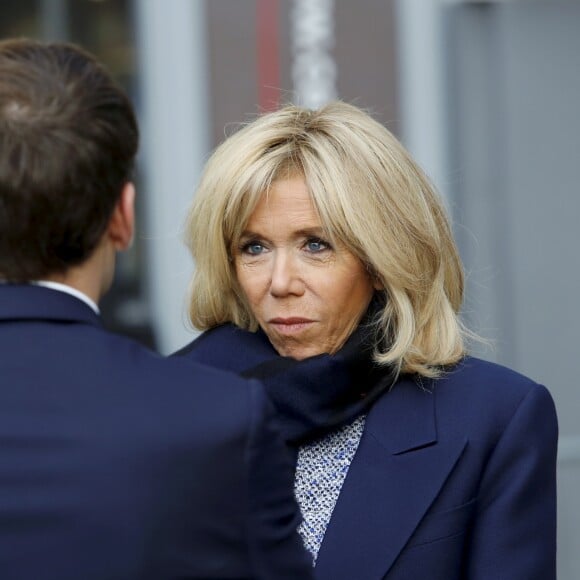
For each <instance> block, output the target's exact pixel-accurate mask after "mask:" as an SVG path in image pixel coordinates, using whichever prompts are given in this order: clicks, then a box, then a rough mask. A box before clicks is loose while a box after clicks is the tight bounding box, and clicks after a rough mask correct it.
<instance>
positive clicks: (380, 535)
mask: <svg viewBox="0 0 580 580" xmlns="http://www.w3.org/2000/svg"><path fill="white" fill-rule="evenodd" d="M435 399H436V394H435V393H434V392H432V391H429V390H426V389H423V388H421V387H420V386H419V385H418V384H417V383H416V382H415V381H414V380H412V379H410V378H402V379H401V380H400V381H399V382H398V383H397V384H396V385H395V386H394V387H393V389H392V390H391V391H390V392H389V393H387V394H385V395H383V397H382V398H381V399H380V400H379V401H378V402H377V403H376V404H375V405H374V407H373V408H372V409H371V411H370V412H369V414H368V416H367V421H366V425H365V432H364V433H363V437H362V439H361V442H360V445H359V448H358V450H357V453H356V455H355V457H354V459H353V462H352V464H351V466H350V469H349V472H348V474H347V477H346V479H345V482H344V485H343V488H342V490H341V493H340V496H339V498H338V501H337V504H336V506H335V508H334V511H333V514H332V518H331V520H330V523H329V525H328V528H327V530H326V534H325V536H324V541H323V543H322V546H321V548H320V552H319V554H318V560H317V565H316V570H317V572H318V573H319V574H320V577H321V578H333V579H336V580H342V579H344V580H346V579H352V578H357V577H359V578H360V577H364V578H377V579H378V578H383V577H384V576H385V574H386V573H387V572H388V570H389V569H390V568H391V566H392V565H393V563H394V561H395V559H396V558H397V556H398V555H399V553H400V552H401V550H402V549H403V548H404V546H405V544H406V543H407V541H408V540H409V538H410V536H411V535H412V533H413V531H414V530H415V528H416V527H417V525H418V524H419V522H420V521H421V519H422V517H423V516H424V514H425V512H426V511H427V510H428V509H429V507H430V505H431V504H432V503H433V501H434V499H435V498H436V496H437V494H438V492H439V490H440V489H441V487H442V486H443V484H444V482H445V480H446V479H447V477H448V475H449V473H450V472H451V470H452V469H453V467H454V466H455V464H456V463H457V461H458V459H459V457H460V456H461V454H462V452H463V449H464V448H465V445H466V441H450V442H445V443H444V442H440V441H438V438H437V428H436V421H435ZM346 546H348V547H349V548H348V549H345V547H346ZM363 571H364V573H363Z"/></svg>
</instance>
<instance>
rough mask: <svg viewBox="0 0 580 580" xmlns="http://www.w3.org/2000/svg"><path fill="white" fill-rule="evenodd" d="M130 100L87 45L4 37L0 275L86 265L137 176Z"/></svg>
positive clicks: (0, 63) (0, 56)
mask: <svg viewBox="0 0 580 580" xmlns="http://www.w3.org/2000/svg"><path fill="white" fill-rule="evenodd" d="M138 141H139V135H138V128H137V122H136V119H135V113H134V110H133V107H132V105H131V103H130V101H129V99H128V98H127V96H126V94H125V93H124V92H123V90H122V89H121V88H120V87H119V86H118V85H117V84H116V83H115V82H114V81H113V79H112V78H111V76H110V75H109V74H108V73H107V71H106V70H105V69H104V68H103V66H101V65H100V64H99V63H98V62H97V60H96V59H95V58H94V57H93V56H91V55H90V54H88V53H87V52H85V51H84V50H82V49H81V48H79V47H77V46H74V45H71V44H62V43H52V44H46V43H41V42H37V41H33V40H25V39H23V40H8V41H4V42H0V278H1V279H4V280H8V281H14V282H23V281H28V280H35V279H41V278H43V277H44V276H46V275H48V274H57V273H59V274H60V273H64V272H66V270H67V269H68V268H70V267H71V266H75V265H78V264H81V263H82V262H84V261H85V260H86V259H87V258H88V257H89V256H90V255H91V253H92V252H93V250H94V249H95V248H96V246H97V244H98V242H99V240H100V239H101V237H102V235H103V233H104V232H105V230H106V228H107V225H108V222H109V220H110V217H111V215H112V212H113V209H114V207H115V204H116V202H117V200H118V199H119V196H120V193H121V190H122V188H123V186H124V185H125V184H126V183H127V182H128V181H130V179H131V173H132V170H133V164H134V160H135V155H136V153H137V147H138Z"/></svg>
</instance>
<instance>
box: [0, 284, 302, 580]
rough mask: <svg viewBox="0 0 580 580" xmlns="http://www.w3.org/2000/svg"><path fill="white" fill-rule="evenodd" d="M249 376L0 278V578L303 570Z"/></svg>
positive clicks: (266, 417)
mask: <svg viewBox="0 0 580 580" xmlns="http://www.w3.org/2000/svg"><path fill="white" fill-rule="evenodd" d="M298 522H299V514H298V509H297V506H296V505H295V503H294V498H293V497H292V473H291V468H290V463H289V461H287V459H286V455H285V449H284V446H283V444H282V443H281V442H280V440H279V439H278V438H277V436H276V433H275V432H274V430H273V428H272V413H271V406H270V404H269V402H268V401H267V400H266V397H265V396H264V394H263V390H262V388H261V385H259V384H258V383H256V382H250V381H244V380H241V379H240V378H238V377H236V376H235V375H233V374H228V373H224V372H222V371H218V370H215V369H210V368H204V367H202V366H201V365H197V364H192V363H189V362H188V361H184V360H168V359H164V358H163V357H160V356H157V355H155V354H153V353H151V352H149V351H148V350H146V349H144V348H142V347H141V346H139V345H137V344H135V343H133V342H132V341H130V340H128V339H126V338H123V337H119V336H115V335H113V334H111V333H109V332H107V331H105V330H104V329H103V328H102V326H101V323H100V320H99V317H98V316H97V315H96V314H95V313H94V312H93V311H92V310H91V309H90V308H89V307H88V306H87V305H86V304H84V303H83V302H82V301H80V300H77V299H76V298H74V297H72V296H70V295H68V294H65V293H62V292H58V291H55V290H50V289H47V288H41V287H36V286H13V285H2V284H0V578H1V579H2V580H146V579H147V580H149V579H150V580H169V579H175V580H177V579H180V580H185V579H187V578H199V579H201V578H220V579H223V578H267V579H276V580H277V579H279V578H287V579H289V580H290V579H292V580H293V579H295V578H308V577H310V572H311V565H310V564H309V562H308V561H307V557H306V554H305V553H304V551H303V548H302V546H301V543H300V538H299V537H298V536H297V534H296V532H295V528H296V525H297V523H298Z"/></svg>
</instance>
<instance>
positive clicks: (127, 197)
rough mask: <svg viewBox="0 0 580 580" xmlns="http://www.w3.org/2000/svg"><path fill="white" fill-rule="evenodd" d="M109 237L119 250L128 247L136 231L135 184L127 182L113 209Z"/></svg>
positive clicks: (108, 231)
mask: <svg viewBox="0 0 580 580" xmlns="http://www.w3.org/2000/svg"><path fill="white" fill-rule="evenodd" d="M107 233H108V236H109V239H110V240H111V242H112V243H113V245H114V247H115V249H116V250H117V251H119V252H121V251H123V250H126V249H128V248H129V247H130V246H131V243H132V242H133V234H134V233H135V186H134V185H133V183H131V182H127V183H126V184H125V185H124V186H123V189H122V190H121V195H120V196H119V199H118V201H117V204H116V205H115V209H114V210H113V215H112V216H111V220H110V221H109V227H108V230H107Z"/></svg>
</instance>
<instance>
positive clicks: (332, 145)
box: [186, 102, 467, 377]
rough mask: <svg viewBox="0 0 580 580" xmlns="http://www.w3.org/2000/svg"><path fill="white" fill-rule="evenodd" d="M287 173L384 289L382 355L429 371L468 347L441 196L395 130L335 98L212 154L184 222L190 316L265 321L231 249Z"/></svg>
mask: <svg viewBox="0 0 580 580" xmlns="http://www.w3.org/2000/svg"><path fill="white" fill-rule="evenodd" d="M282 174H299V175H301V176H303V177H304V180H305V182H306V184H307V187H308V189H309V192H310V194H311V196H312V200H313V202H314V204H315V207H316V209H317V211H318V213H319V215H320V219H321V222H322V224H323V226H324V228H325V229H326V230H327V232H328V235H329V236H331V239H332V240H339V241H340V243H342V244H343V245H345V246H346V247H347V248H348V249H349V250H350V251H351V252H352V253H353V254H355V255H356V256H358V257H359V259H360V260H361V261H362V262H363V263H364V264H366V266H367V267H368V269H369V271H370V272H371V273H372V275H373V276H374V278H375V280H376V281H377V282H378V283H379V285H380V286H382V287H383V289H384V290H382V292H383V293H384V295H385V301H384V308H383V310H382V312H381V313H380V316H379V318H378V319H377V327H378V332H377V341H376V352H375V358H376V360H377V361H378V362H379V363H382V364H393V365H395V366H396V367H397V368H398V369H399V370H400V371H402V372H404V373H418V374H420V375H423V376H428V377H433V376H437V375H439V374H440V372H441V368H442V367H443V366H445V365H449V364H453V363H455V362H457V361H458V360H459V359H460V358H461V357H462V356H463V355H464V352H465V336H466V334H467V332H466V331H465V329H464V328H463V326H462V324H461V322H460V320H459V317H458V311H459V308H460V307H461V303H462V300H463V269H462V265H461V261H460V258H459V254H458V251H457V248H456V245H455V243H454V240H453V237H452V234H451V230H450V226H449V223H448V220H447V217H446V215H445V210H444V208H443V206H442V203H441V200H440V199H439V197H438V195H437V194H436V193H435V191H434V189H433V187H432V185H431V184H430V183H429V180H428V179H427V177H426V176H425V174H424V173H423V171H422V170H421V169H420V168H419V167H418V165H417V164H416V163H415V162H414V161H413V159H412V158H411V157H410V155H409V153H408V152H407V151H406V150H405V149H404V147H403V146H402V145H401V144H400V143H399V142H398V141H397V139H396V138H395V137H394V136H393V135H392V134H391V133H390V132H389V131H388V130H387V129H385V127H383V126H382V125H380V124H379V123H378V122H376V121H375V120H373V119H372V118H371V117H370V116H369V115H368V114H367V113H365V112H363V111H362V110H360V109H358V108H356V107H354V106H352V105H348V104H346V103H342V102H333V103H330V104H328V105H326V106H324V107H322V108H321V109H319V110H315V111H311V110H308V109H303V108H300V107H296V106H287V107H284V108H282V109H281V110H279V111H276V112H273V113H269V114H266V115H263V116H261V117H259V118H257V119H256V120H255V121H254V122H252V123H250V124H248V125H246V126H245V127H244V128H242V129H240V130H239V131H238V132H236V133H234V134H233V135H232V136H230V137H229V138H228V139H226V140H225V141H224V142H223V143H222V144H221V145H220V146H219V147H218V148H217V149H216V150H215V152H214V153H213V155H212V156H211V158H210V160H209V162H208V163H207V166H206V168H205V171H204V174H203V176H202V179H201V183H200V185H199V188H198V190H197V192H196V195H195V198H194V200H193V204H192V206H191V209H190V211H189V215H188V218H187V222H186V241H187V245H188V247H189V249H190V251H191V253H192V256H193V259H194V261H195V263H196V270H195V273H194V275H193V279H192V283H191V297H190V318H191V321H192V323H193V325H194V326H195V327H197V328H199V329H201V330H206V329H209V328H212V327H214V326H217V325H219V324H223V323H225V322H232V323H234V324H235V325H237V326H239V327H242V328H246V329H249V330H256V329H257V327H258V324H257V322H256V319H255V318H254V316H253V315H252V312H251V310H250V309H249V307H248V306H247V304H246V301H245V298H244V295H243V293H242V292H241V290H240V288H239V286H238V283H237V280H236V275H235V271H234V268H233V264H232V261H231V253H232V249H233V248H234V247H236V246H237V243H238V241H239V238H240V236H241V234H242V232H243V230H244V228H245V226H246V224H247V222H248V220H249V218H250V216H251V214H252V212H253V211H254V208H255V207H256V205H257V203H258V201H259V200H260V198H261V196H262V195H263V194H264V193H265V192H267V191H268V190H269V188H270V186H271V184H272V183H273V182H274V181H275V180H276V179H278V178H280V177H281V176H282Z"/></svg>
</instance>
